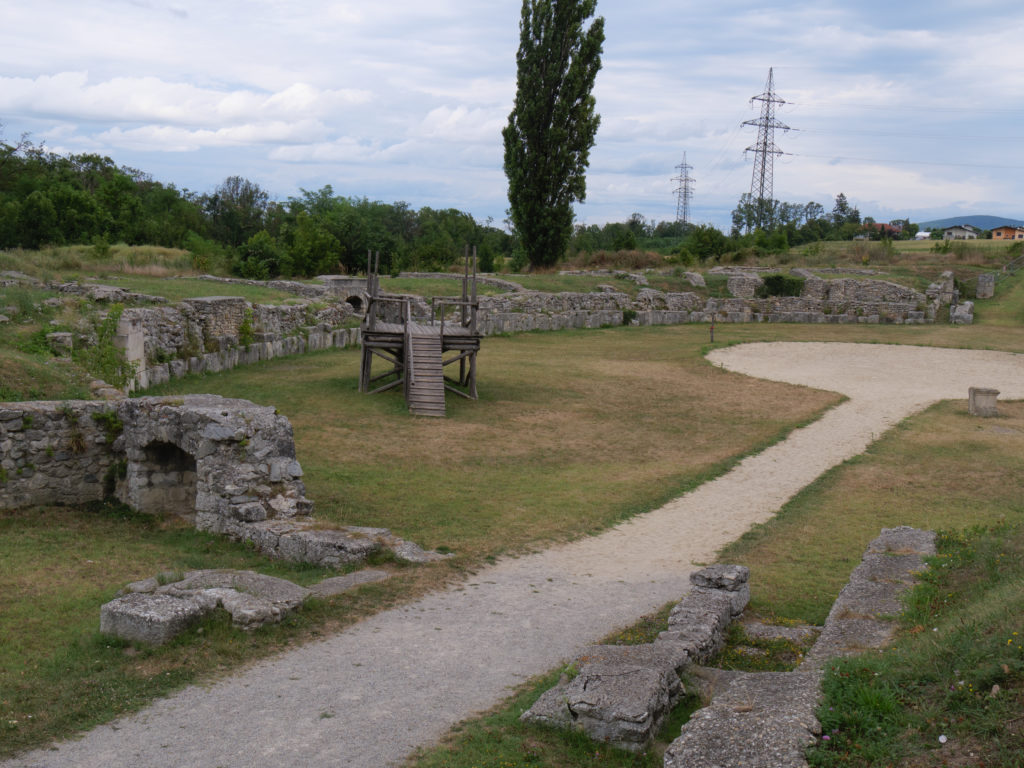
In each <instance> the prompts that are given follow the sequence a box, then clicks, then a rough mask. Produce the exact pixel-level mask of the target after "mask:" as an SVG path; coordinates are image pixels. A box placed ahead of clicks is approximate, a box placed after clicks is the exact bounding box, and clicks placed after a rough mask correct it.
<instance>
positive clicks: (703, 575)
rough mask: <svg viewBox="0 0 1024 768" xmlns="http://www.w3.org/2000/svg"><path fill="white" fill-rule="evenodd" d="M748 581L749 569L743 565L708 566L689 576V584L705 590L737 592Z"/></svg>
mask: <svg viewBox="0 0 1024 768" xmlns="http://www.w3.org/2000/svg"><path fill="white" fill-rule="evenodd" d="M749 581H750V569H749V568H747V567H746V566H745V565H720V564H719V565H709V566H707V567H706V568H701V569H700V570H699V571H694V572H693V573H691V574H690V583H691V584H693V585H694V586H695V587H704V588H705V589H724V590H727V591H729V592H735V591H737V590H739V589H740V588H741V587H742V586H743V585H744V584H746V583H747V582H749Z"/></svg>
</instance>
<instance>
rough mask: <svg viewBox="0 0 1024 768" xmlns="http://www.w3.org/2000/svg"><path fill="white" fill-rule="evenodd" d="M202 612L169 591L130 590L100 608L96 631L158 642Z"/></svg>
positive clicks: (165, 640) (150, 642)
mask: <svg viewBox="0 0 1024 768" xmlns="http://www.w3.org/2000/svg"><path fill="white" fill-rule="evenodd" d="M205 613H206V611H205V609H204V608H203V607H202V606H201V605H199V604H197V603H194V602H191V601H187V600H181V599H178V598H176V597H171V596H170V595H155V594H144V593H132V594H129V595H125V596H123V597H118V598H115V599H114V600H111V601H110V602H109V603H107V604H106V605H104V606H103V607H102V608H101V609H100V632H103V633H104V634H108V635H114V636H115V637H120V638H122V639H125V640H130V641H132V642H135V643H145V644H146V645H162V644H163V643H166V642H167V641H168V640H170V639H171V638H172V637H174V636H175V635H177V634H180V633H181V632H184V631H185V630H186V629H188V628H189V627H190V626H192V625H193V624H194V623H196V622H197V621H199V620H200V619H201V618H202V617H203V615H204V614H205Z"/></svg>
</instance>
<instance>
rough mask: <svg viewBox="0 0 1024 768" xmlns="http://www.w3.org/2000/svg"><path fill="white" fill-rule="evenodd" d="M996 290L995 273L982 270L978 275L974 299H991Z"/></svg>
mask: <svg viewBox="0 0 1024 768" xmlns="http://www.w3.org/2000/svg"><path fill="white" fill-rule="evenodd" d="M995 292H996V275H995V273H994V272H983V273H981V274H980V275H978V287H977V290H976V291H975V294H974V298H976V299H991V298H992V297H993V296H994V295H995Z"/></svg>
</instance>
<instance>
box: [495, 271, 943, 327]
mask: <svg viewBox="0 0 1024 768" xmlns="http://www.w3.org/2000/svg"><path fill="white" fill-rule="evenodd" d="M762 284H763V280H762V279H761V278H760V277H758V276H757V275H753V274H734V275H733V276H732V277H730V278H729V288H730V291H731V292H732V293H733V294H734V296H733V298H727V299H719V298H708V299H705V298H703V297H701V296H700V295H698V294H696V293H692V292H681V293H675V292H668V293H666V292H663V291H656V290H653V289H650V288H644V289H642V290H640V291H639V293H638V294H637V296H636V297H635V298H632V297H630V296H629V295H627V294H625V293H620V292H616V291H614V290H612V291H609V290H602V291H595V292H593V293H540V292H536V291H529V292H523V293H517V294H512V295H504V296H484V297H482V298H481V299H480V313H479V316H478V322H477V325H478V327H479V329H480V332H481V333H482V334H483V335H485V336H486V335H491V334H495V333H518V332H523V331H548V330H565V329H569V328H597V327H600V326H605V325H622V324H623V321H624V319H625V317H624V315H623V313H624V311H626V310H629V311H631V312H635V313H636V315H635V318H634V322H635V323H636V324H638V325H675V324H681V323H709V322H712V321H713V322H716V323H841V324H851V323H893V324H922V323H931V322H934V321H935V314H936V304H935V302H933V301H929V299H928V297H926V296H925V295H924V294H922V293H919V292H917V291H914V290H913V289H910V288H907V287H905V286H902V285H898V284H896V283H890V282H887V281H882V280H854V279H841V280H822V279H820V278H812V279H808V280H806V282H805V284H804V291H803V295H801V296H775V297H769V298H764V299H759V298H756V297H755V294H756V291H757V289H758V288H759V287H760V286H761V285H762Z"/></svg>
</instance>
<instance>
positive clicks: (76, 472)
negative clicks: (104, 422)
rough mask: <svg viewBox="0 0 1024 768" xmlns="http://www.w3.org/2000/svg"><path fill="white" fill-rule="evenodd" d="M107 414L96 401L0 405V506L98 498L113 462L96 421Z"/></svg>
mask: <svg viewBox="0 0 1024 768" xmlns="http://www.w3.org/2000/svg"><path fill="white" fill-rule="evenodd" d="M108 413H115V415H116V412H115V411H112V409H111V406H110V405H108V404H107V403H102V402H84V401H76V402H69V403H55V402H30V403H0V508H3V509H16V508H20V507H28V506H34V505H42V504H79V503H82V502H85V501H94V500H98V499H102V498H103V497H104V495H105V488H106V486H107V485H108V483H112V480H108V472H110V470H111V466H112V465H113V464H114V463H115V461H117V458H116V456H115V453H114V451H113V450H112V448H111V440H110V439H108V436H107V433H106V431H105V430H104V429H103V427H102V426H101V424H100V422H99V421H97V418H105V416H104V414H108ZM94 417H97V418H94ZM110 490H112V487H111V489H110Z"/></svg>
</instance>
